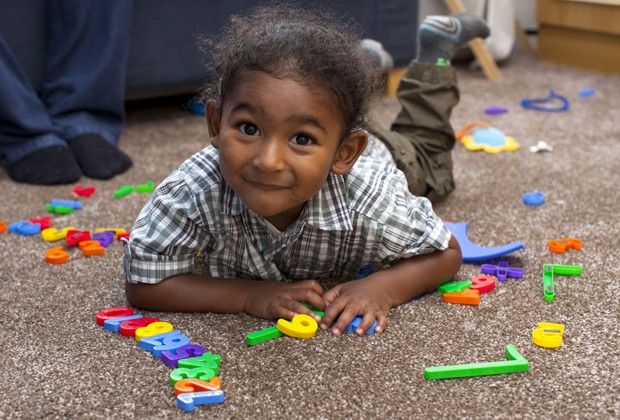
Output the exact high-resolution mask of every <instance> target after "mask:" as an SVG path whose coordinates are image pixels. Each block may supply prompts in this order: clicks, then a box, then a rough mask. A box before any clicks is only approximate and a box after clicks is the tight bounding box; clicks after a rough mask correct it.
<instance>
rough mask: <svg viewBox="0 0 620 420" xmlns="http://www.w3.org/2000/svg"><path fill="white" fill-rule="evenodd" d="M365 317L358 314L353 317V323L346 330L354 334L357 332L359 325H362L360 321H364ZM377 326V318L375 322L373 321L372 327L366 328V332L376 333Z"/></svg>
mask: <svg viewBox="0 0 620 420" xmlns="http://www.w3.org/2000/svg"><path fill="white" fill-rule="evenodd" d="M362 319H363V317H362V316H360V315H358V316H356V317H355V318H353V321H351V323H350V324H349V325H348V326H347V328H346V331H349V332H352V333H353V334H355V331H356V330H357V327H359V326H360V323H361V322H362ZM376 326H377V320H375V322H373V323H372V325H371V326H370V328H368V330H366V334H374V333H375V327H376Z"/></svg>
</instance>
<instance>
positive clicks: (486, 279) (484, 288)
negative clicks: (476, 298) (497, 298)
mask: <svg viewBox="0 0 620 420" xmlns="http://www.w3.org/2000/svg"><path fill="white" fill-rule="evenodd" d="M471 283H472V285H471V287H470V289H471V290H477V291H478V292H480V294H483V293H488V292H490V291H491V290H493V289H495V277H493V276H473V277H472V278H471Z"/></svg>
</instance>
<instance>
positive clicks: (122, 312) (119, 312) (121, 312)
mask: <svg viewBox="0 0 620 420" xmlns="http://www.w3.org/2000/svg"><path fill="white" fill-rule="evenodd" d="M129 315H133V309H131V308H128V307H126V306H116V307H114V308H108V309H104V310H102V311H99V312H97V324H98V325H101V326H102V327H103V323H104V322H105V320H106V319H110V318H119V317H121V316H129Z"/></svg>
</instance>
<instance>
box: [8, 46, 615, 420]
mask: <svg viewBox="0 0 620 420" xmlns="http://www.w3.org/2000/svg"><path fill="white" fill-rule="evenodd" d="M502 71H503V75H504V79H503V81H501V82H499V83H489V82H487V81H486V80H485V79H484V77H483V76H482V74H481V72H479V71H470V70H468V69H466V68H460V69H459V77H460V81H461V86H462V101H461V104H460V105H459V106H458V108H457V109H456V110H455V112H454V124H455V127H456V128H457V129H458V128H460V127H462V126H463V125H464V124H465V123H467V122H469V121H473V120H480V119H482V120H485V121H487V122H489V123H491V124H492V125H494V126H495V127H497V128H499V129H501V130H503V131H504V132H505V133H507V134H509V135H511V136H513V137H514V138H515V139H516V140H517V141H518V142H519V143H520V144H521V148H520V149H519V150H517V151H514V152H504V153H500V154H497V155H490V154H485V153H483V152H468V151H466V150H464V148H463V147H462V145H460V144H459V145H457V148H456V150H455V152H454V156H455V162H456V178H457V182H458V185H457V190H456V192H455V193H454V194H453V195H452V196H451V197H450V198H449V199H448V200H446V201H445V202H443V203H441V204H440V205H438V206H436V211H437V212H438V214H439V215H440V216H441V217H443V218H444V219H446V220H452V221H466V222H469V224H470V227H469V237H470V238H471V240H472V241H473V242H475V243H477V244H480V245H485V246H496V245H502V244H505V243H508V242H512V241H516V240H519V241H522V242H523V243H524V244H525V245H526V249H525V250H524V251H518V252H516V253H514V254H512V255H510V257H509V258H508V261H509V262H510V264H516V265H520V266H522V267H523V268H524V269H525V276H524V278H523V279H510V280H508V281H507V282H505V283H499V284H498V286H497V288H496V289H495V290H494V291H492V292H491V293H488V294H485V295H483V296H482V302H481V303H480V305H479V306H477V307H470V306H462V305H451V304H444V303H443V302H442V301H441V297H440V295H439V294H437V293H435V294H431V295H427V296H425V297H423V298H421V299H419V300H416V301H413V302H411V303H410V304H407V305H403V306H401V307H399V308H397V309H394V310H392V312H391V313H390V323H389V326H388V329H387V330H386V331H385V333H383V334H378V335H372V336H367V337H364V338H359V337H355V336H352V335H345V336H343V337H339V338H337V337H333V336H331V335H329V334H326V333H319V334H318V335H317V336H316V337H315V338H313V339H310V340H299V339H292V338H280V339H278V340H275V341H271V342H267V343H264V344H261V345H258V346H255V347H248V346H246V344H245V336H246V335H247V334H248V333H250V332H253V331H256V330H260V329H263V328H266V327H268V326H270V325H272V323H271V322H268V321H264V320H260V319H256V318H253V317H250V316H247V315H211V314H176V313H175V314H166V313H147V312H145V311H139V312H140V313H142V314H143V315H145V316H157V317H159V318H161V319H162V320H165V321H168V322H170V323H172V324H173V325H174V326H175V327H176V329H178V330H181V331H182V332H183V333H185V334H186V335H187V336H189V337H190V338H191V339H192V342H194V343H197V344H201V345H203V346H205V347H206V348H207V349H208V351H210V352H214V353H218V354H220V355H221V358H222V364H221V379H222V384H223V389H224V392H225V396H226V401H225V403H224V404H222V405H218V406H201V407H197V409H196V410H195V411H194V415H195V416H196V417H201V418H203V417H204V418H206V417H214V418H455V417H462V418H492V417H497V418H522V417H529V418H541V417H542V418H577V417H579V418H597V419H598V418H618V417H619V416H620V399H619V398H618V395H620V379H619V378H620V367H619V363H620V362H619V360H620V358H619V355H620V340H619V334H618V322H619V302H620V286H619V283H618V275H619V270H618V267H619V266H620V258H619V257H618V255H619V254H618V245H619V244H620V242H619V241H618V234H619V233H620V222H619V217H618V214H619V211H620V203H619V202H618V197H619V196H620V191H619V187H618V185H619V184H620V166H619V164H618V159H619V158H620V128H619V127H620V126H619V125H618V115H619V113H618V109H619V108H620V78H618V77H611V76H604V75H597V74H591V73H587V72H582V71H577V70H573V69H569V68H564V67H559V66H555V65H551V64H548V63H542V62H537V61H535V59H534V58H532V57H527V56H523V55H520V54H515V56H514V57H512V58H511V59H510V60H509V61H508V62H506V63H505V64H504V65H503V66H502ZM550 88H553V89H555V91H556V92H558V93H560V94H562V95H564V96H566V97H567V98H568V99H569V100H570V110H568V111H566V112H562V113H547V112H540V111H531V110H525V109H522V108H521V107H520V106H519V102H520V100H521V98H523V97H529V98H540V97H544V96H546V95H547V94H548V92H549V89H550ZM585 88H595V89H596V94H595V95H594V96H592V97H589V98H580V97H578V95H577V94H578V92H579V91H580V90H582V89H585ZM386 105H387V106H380V107H378V109H379V111H380V112H379V115H380V116H381V118H382V122H384V123H386V124H387V123H389V118H390V116H393V115H394V111H395V110H396V106H395V103H394V101H393V100H387V101H386ZM490 105H501V106H505V107H507V108H508V109H509V113H508V114H505V115H502V116H493V117H492V116H487V115H485V114H484V112H483V110H484V109H485V108H486V107H488V106H490ZM540 140H544V141H546V142H547V143H548V144H550V145H552V146H553V152H551V153H540V154H534V153H531V152H530V151H529V150H528V149H529V147H530V146H532V145H534V144H536V143H537V142H538V141H540ZM207 142H208V139H207V129H206V125H205V123H204V121H203V120H202V119H201V118H200V117H198V116H195V115H189V114H186V113H184V112H183V110H182V108H181V107H180V105H176V106H159V107H155V108H136V107H132V109H131V110H130V112H129V115H128V124H127V128H126V130H125V132H124V134H123V138H122V141H121V146H122V148H123V149H124V150H125V151H127V152H128V153H129V154H130V155H131V156H132V157H133V159H134V162H135V165H134V167H133V168H132V169H131V170H130V171H129V172H128V173H126V174H124V175H122V176H119V177H117V178H115V179H113V180H111V181H107V182H98V181H91V180H87V179H84V180H83V184H85V185H94V186H96V188H97V192H96V193H95V195H94V196H93V197H91V198H87V199H83V200H82V201H83V204H84V208H83V209H82V210H79V211H77V212H75V213H74V214H72V215H67V216H54V217H53V220H54V226H58V227H64V226H68V225H72V226H75V227H77V228H81V229H95V228H98V227H124V228H128V229H129V228H130V227H131V225H132V223H133V221H134V220H135V218H136V216H137V213H138V212H139V210H140V209H141V207H142V206H143V204H144V202H145V201H146V199H147V197H146V195H144V194H132V195H130V196H127V197H125V198H122V199H118V200H117V199H114V198H113V193H114V191H115V190H116V189H117V188H119V187H120V186H122V185H126V184H130V185H136V184H140V183H144V182H145V181H147V180H149V179H152V180H155V181H156V182H159V181H161V180H162V179H163V178H164V177H165V176H166V175H167V174H168V173H169V172H170V171H171V170H172V169H174V168H175V167H176V166H178V165H179V164H180V163H181V162H182V161H183V160H184V159H185V158H186V157H187V156H189V155H191V154H192V153H193V152H195V151H198V150H199V149H201V148H202V147H204V146H206V145H207ZM70 189H71V187H70V186H58V187H35V186H24V185H17V184H14V183H12V182H10V181H9V179H8V178H7V175H6V173H5V172H4V171H0V191H1V193H2V204H0V220H4V221H5V222H7V223H11V222H14V221H17V220H21V219H27V218H30V217H40V216H43V215H45V214H46V213H45V204H46V203H48V202H49V201H50V200H51V199H54V198H65V199H69V198H71V196H70V195H69V191H70ZM533 190H540V191H542V192H544V193H545V198H546V202H545V204H544V205H542V206H540V207H531V206H526V205H524V204H523V202H522V195H523V193H525V192H529V191H533ZM563 237H576V238H579V239H581V240H582V241H583V248H582V250H580V251H575V250H569V251H567V252H566V253H564V254H552V253H550V252H549V251H548V250H547V241H549V240H551V239H560V238H563ZM49 247H51V245H50V244H48V243H46V242H43V241H42V240H41V238H40V237H39V236H35V237H24V236H19V235H17V234H13V233H4V234H1V235H0V249H1V250H2V256H1V257H0V258H1V261H0V280H1V285H2V292H1V293H0V331H1V336H0V338H1V340H0V351H1V353H0V354H1V358H0V371H1V372H2V374H1V375H2V376H1V377H0V417H2V418H25V419H35V418H104V419H109V418H177V417H180V416H181V415H183V412H182V411H181V410H180V409H179V408H177V407H176V403H175V398H174V395H173V392H172V388H171V387H170V385H169V383H168V374H169V372H170V369H169V368H168V367H166V366H165V365H163V364H162V363H161V362H160V361H159V360H158V359H155V358H153V357H152V356H151V355H150V354H149V353H147V352H146V351H144V350H140V349H139V347H138V345H137V343H136V342H135V341H133V340H132V339H128V338H125V337H122V336H120V335H118V334H116V333H111V332H108V331H105V330H103V328H101V327H99V326H97V325H96V324H95V314H96V313H97V312H98V311H99V310H101V309H104V308H108V307H112V306H119V305H125V304H126V300H125V295H124V291H123V279H122V277H121V274H120V262H119V260H120V256H121V249H120V245H119V244H118V243H114V244H113V245H111V246H110V248H108V250H107V253H106V255H104V256H94V257H88V258H87V257H82V256H81V255H80V253H79V251H76V250H71V251H70V257H71V260H70V261H69V262H68V263H67V264H64V265H59V266H52V265H48V264H47V263H46V262H45V260H44V254H45V251H46V250H47V249H48V248H49ZM543 263H554V264H565V265H577V264H578V265H583V274H582V275H581V276H579V277H567V276H566V277H565V276H558V277H556V279H555V285H556V300H555V301H554V302H553V303H549V302H545V301H544V299H543V293H542V275H541V273H542V265H543ZM479 271H480V266H479V265H476V264H466V265H464V266H463V269H462V270H461V271H460V272H459V273H458V275H457V280H465V279H468V278H469V277H471V276H472V275H475V274H478V273H479ZM541 321H548V322H559V323H563V324H564V325H565V326H566V331H565V334H564V342H563V345H562V346H561V347H560V348H558V349H544V348H541V347H538V346H536V345H534V344H533V343H532V340H531V332H532V330H534V328H536V325H537V323H538V322H541ZM509 343H511V344H514V345H515V346H516V348H517V349H518V350H519V352H520V353H521V354H522V355H523V356H524V357H525V358H526V359H527V360H528V361H529V372H526V373H515V374H509V375H498V376H487V377H478V378H465V379H451V380H440V381H428V380H425V379H424V377H423V371H424V368H425V367H428V366H436V365H451V364H459V363H474V362H492V361H500V360H505V356H504V348H505V346H506V345H507V344H509Z"/></svg>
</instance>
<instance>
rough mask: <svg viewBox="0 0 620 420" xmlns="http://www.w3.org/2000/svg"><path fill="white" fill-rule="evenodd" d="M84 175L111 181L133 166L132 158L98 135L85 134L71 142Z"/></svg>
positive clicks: (70, 145) (70, 144) (72, 149)
mask: <svg viewBox="0 0 620 420" xmlns="http://www.w3.org/2000/svg"><path fill="white" fill-rule="evenodd" d="M69 147H71V151H72V152H73V154H74V155H75V158H76V159H77V161H78V163H79V165H80V167H81V168H82V172H84V175H86V176H88V177H90V178H95V179H110V178H112V177H113V176H115V175H118V174H120V173H123V172H125V171H126V170H127V169H129V168H130V167H131V165H132V162H131V158H130V157H129V156H127V155H126V154H125V153H123V152H121V151H120V150H119V149H118V148H117V147H116V146H114V145H112V144H110V143H108V142H107V141H106V140H105V139H104V138H102V137H100V136H98V135H96V134H83V135H81V136H79V137H76V138H75V139H73V140H71V141H69Z"/></svg>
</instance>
